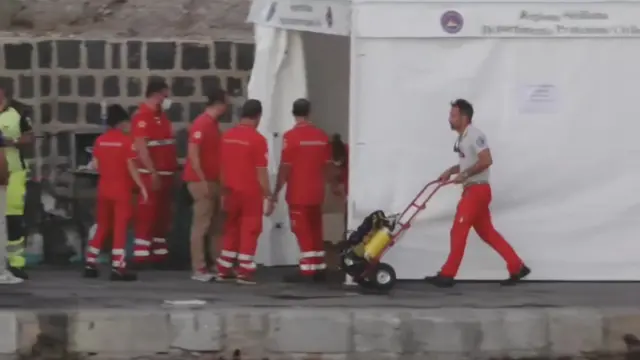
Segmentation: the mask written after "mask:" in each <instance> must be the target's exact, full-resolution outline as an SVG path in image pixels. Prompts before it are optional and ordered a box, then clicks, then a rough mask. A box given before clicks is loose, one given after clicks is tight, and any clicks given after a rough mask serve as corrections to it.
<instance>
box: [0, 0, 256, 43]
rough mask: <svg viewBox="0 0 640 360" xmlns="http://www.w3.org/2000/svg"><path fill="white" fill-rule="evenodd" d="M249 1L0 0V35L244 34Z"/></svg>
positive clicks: (236, 36)
mask: <svg viewBox="0 0 640 360" xmlns="http://www.w3.org/2000/svg"><path fill="white" fill-rule="evenodd" d="M249 4H250V1H249V0H0V35H2V36H16V35H22V36H24V35H32V36H50V35H54V34H55V35H69V36H71V35H82V36H84V37H114V36H115V37H146V38H148V37H154V38H156V37H157V38H167V37H191V38H193V37H215V38H228V39H230V40H233V39H246V38H247V37H250V35H251V32H250V27H249V26H248V25H247V24H246V23H245V19H246V16H247V13H248V9H249Z"/></svg>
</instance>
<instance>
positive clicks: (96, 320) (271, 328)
mask: <svg viewBox="0 0 640 360" xmlns="http://www.w3.org/2000/svg"><path fill="white" fill-rule="evenodd" d="M636 336H640V308H606V309H598V308H519V309H472V308H447V309H393V308H366V309H362V310H348V309H340V308H334V309H331V308H281V307H280V308H277V307H274V308H260V309H256V308H230V309H220V308H211V309H208V308H202V309H157V310H154V309H150V310H148V311H140V310H136V311H127V310H121V309H109V310H79V311H76V312H47V311H31V312H20V311H15V312H14V311H3V312H0V355H3V356H0V357H2V358H4V357H7V356H15V355H18V354H20V355H26V356H30V355H31V356H35V355H37V353H38V352H40V353H42V352H43V351H46V352H47V354H53V353H58V352H60V353H64V354H77V355H93V356H98V357H99V358H115V357H122V356H126V357H134V356H146V357H150V356H151V357H152V356H158V355H159V354H160V355H161V354H171V353H175V352H181V351H182V352H184V351H186V352H197V353H220V354H225V355H226V354H230V353H231V352H233V351H234V350H235V349H240V350H241V351H242V354H243V356H242V359H243V360H249V359H263V358H265V357H267V358H268V359H270V360H274V359H307V360H326V359H331V360H339V359H358V360H360V359H363V360H364V359H367V360H377V359H381V360H382V359H385V360H388V359H400V358H402V359H418V358H420V359H431V358H437V359H465V358H471V357H472V358H474V359H479V358H486V359H488V358H494V359H495V358H515V359H517V358H525V357H526V358H532V357H533V358H555V357H560V356H569V357H580V358H599V356H598V354H601V355H604V354H607V355H610V354H620V355H621V356H623V355H624V354H628V353H629V352H630V351H633V350H640V349H634V345H633V342H634V341H633V340H634V338H635V337H636ZM636 339H637V338H636ZM43 349H44V350H43ZM594 356H595V357H594ZM49 358H50V357H49ZM92 358H93V357H92Z"/></svg>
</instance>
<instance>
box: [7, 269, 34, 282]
mask: <svg viewBox="0 0 640 360" xmlns="http://www.w3.org/2000/svg"><path fill="white" fill-rule="evenodd" d="M7 269H8V270H9V271H11V273H12V274H13V276H15V277H17V278H20V279H22V280H28V279H29V275H28V274H27V271H26V270H25V269H24V268H17V267H12V266H9V267H8V268H7Z"/></svg>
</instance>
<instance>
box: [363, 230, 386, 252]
mask: <svg viewBox="0 0 640 360" xmlns="http://www.w3.org/2000/svg"><path fill="white" fill-rule="evenodd" d="M389 243H391V231H390V230H389V229H388V228H386V227H383V228H382V229H380V230H378V232H376V233H375V234H373V236H372V237H371V240H369V242H368V243H367V245H365V247H364V257H365V259H367V260H371V259H374V258H377V257H378V256H380V254H382V252H383V251H384V249H385V248H386V247H387V245H389Z"/></svg>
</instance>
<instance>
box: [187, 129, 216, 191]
mask: <svg viewBox="0 0 640 360" xmlns="http://www.w3.org/2000/svg"><path fill="white" fill-rule="evenodd" d="M201 144H202V130H201V129H200V126H199V125H198V123H197V122H196V123H194V124H193V125H192V128H191V129H189V144H188V145H187V157H188V158H189V161H190V162H191V167H192V168H193V171H194V172H195V173H196V175H197V176H198V178H199V179H200V181H206V178H205V176H204V171H202V164H201V162H200V160H201V159H200V146H201ZM212 155H214V156H215V154H212Z"/></svg>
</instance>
